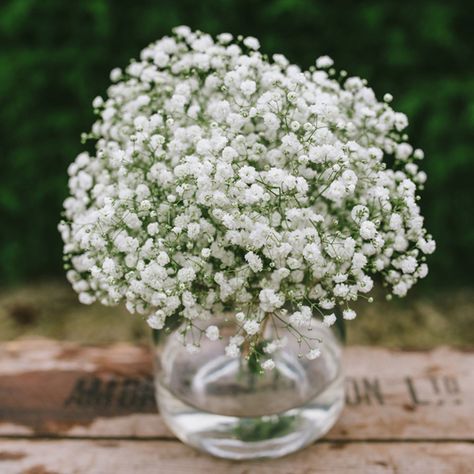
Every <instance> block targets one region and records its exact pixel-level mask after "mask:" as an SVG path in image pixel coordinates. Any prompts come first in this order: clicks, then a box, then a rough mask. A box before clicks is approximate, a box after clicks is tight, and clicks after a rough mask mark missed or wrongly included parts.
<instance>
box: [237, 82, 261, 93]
mask: <svg viewBox="0 0 474 474" xmlns="http://www.w3.org/2000/svg"><path fill="white" fill-rule="evenodd" d="M240 90H241V91H242V93H243V94H244V95H246V96H250V95H252V94H253V93H254V92H255V91H256V90H257V84H255V81H250V80H247V81H244V82H242V84H241V85H240Z"/></svg>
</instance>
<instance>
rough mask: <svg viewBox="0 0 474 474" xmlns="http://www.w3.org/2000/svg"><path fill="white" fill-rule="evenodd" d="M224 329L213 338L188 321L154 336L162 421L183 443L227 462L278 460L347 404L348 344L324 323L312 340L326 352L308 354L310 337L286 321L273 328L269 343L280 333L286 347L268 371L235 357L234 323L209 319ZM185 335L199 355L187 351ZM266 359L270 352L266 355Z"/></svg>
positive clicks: (317, 324)
mask: <svg viewBox="0 0 474 474" xmlns="http://www.w3.org/2000/svg"><path fill="white" fill-rule="evenodd" d="M209 324H214V325H216V326H218V327H219V329H220V335H221V336H220V338H219V339H217V340H214V341H211V340H209V339H208V338H206V337H205V336H203V334H202V331H200V330H198V329H196V328H194V329H193V328H191V329H190V328H189V325H187V323H183V324H182V325H177V326H176V327H175V329H174V330H171V331H169V330H168V331H167V332H165V331H154V338H153V339H154V350H155V374H154V375H155V378H154V380H155V388H156V396H157V401H158V405H159V410H160V413H161V416H162V417H163V419H164V421H165V423H166V424H167V425H168V427H169V428H170V429H171V430H172V431H173V432H174V433H175V435H176V436H177V437H178V438H179V439H180V440H181V441H183V442H184V443H186V444H188V445H191V446H193V447H195V448H198V449H199V450H201V451H204V452H206V453H210V454H212V455H214V456H218V457H222V458H228V459H256V458H275V457H279V456H283V455H285V454H288V453H291V452H293V451H296V450H298V449H301V448H302V447H304V446H306V445H308V444H310V443H312V442H313V441H314V440H316V439H318V438H320V437H321V436H323V435H324V434H325V433H326V432H327V431H328V430H329V429H330V428H331V427H332V426H333V425H334V423H335V422H336V420H337V418H338V417H339V414H340V413H341V410H342V408H343V405H344V380H343V373H342V367H341V344H340V338H339V337H338V336H337V335H336V333H335V332H334V331H333V330H332V329H330V328H327V327H325V326H324V325H323V324H321V323H320V322H319V321H317V320H313V321H312V324H311V332H310V336H308V337H311V338H312V340H314V339H316V338H317V339H320V340H322V341H323V342H322V344H321V351H320V352H321V353H320V356H319V357H317V358H316V359H314V360H310V359H308V358H307V357H306V356H305V349H306V348H305V347H304V344H305V342H304V341H305V336H306V335H305V334H300V335H299V336H298V335H296V334H295V332H294V330H293V328H292V327H291V326H289V325H288V324H286V323H285V322H284V321H283V320H277V321H276V322H275V321H272V324H267V325H266V328H265V331H264V333H263V334H262V335H261V336H262V339H261V340H263V341H265V340H272V339H274V338H275V336H277V337H278V338H279V340H282V339H284V340H285V341H286V345H284V347H281V348H279V349H278V350H276V351H275V352H273V353H272V354H271V358H272V359H273V361H274V363H275V367H274V368H273V369H271V370H262V368H261V365H256V364H255V360H253V359H252V357H250V358H249V356H248V354H246V353H245V352H246V351H245V349H244V350H242V351H241V354H240V355H239V356H238V357H229V356H228V355H226V353H225V347H226V346H227V345H228V343H229V338H230V337H231V336H233V335H235V333H236V329H237V328H236V323H235V318H232V317H222V316H221V317H219V318H215V319H214V320H210V321H206V326H207V325H209ZM183 332H186V338H187V340H188V343H189V341H192V343H193V344H197V345H199V350H197V351H195V352H194V351H191V352H189V351H188V350H186V349H185V347H184V343H186V341H183ZM262 355H263V353H262Z"/></svg>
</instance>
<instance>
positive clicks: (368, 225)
mask: <svg viewBox="0 0 474 474" xmlns="http://www.w3.org/2000/svg"><path fill="white" fill-rule="evenodd" d="M376 232H377V228H376V227H375V224H374V223H373V222H371V221H364V222H362V224H361V226H360V236H361V237H362V238H363V239H365V240H370V239H373V238H374V237H375V233H376Z"/></svg>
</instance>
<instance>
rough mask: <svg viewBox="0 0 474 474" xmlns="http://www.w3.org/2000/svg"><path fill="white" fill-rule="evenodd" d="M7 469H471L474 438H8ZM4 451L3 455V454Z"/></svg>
mask: <svg viewBox="0 0 474 474" xmlns="http://www.w3.org/2000/svg"><path fill="white" fill-rule="evenodd" d="M0 453H2V454H1V455H0V472H1V473H2V474H82V473H84V474H131V473H140V474H152V473H153V474H168V473H173V474H190V473H192V474H209V473H216V474H220V473H226V474H254V473H258V474H313V473H314V474H316V473H317V474H320V473H326V474H329V473H331V474H334V473H338V474H346V473H347V474H349V473H350V474H389V473H390V474H394V473H397V474H469V473H472V465H473V463H474V445H473V444H470V443H458V442H454V443H446V444H440V443H428V442H423V443H400V442H396V443H346V444H342V443H332V442H326V443H317V444H314V445H312V446H310V447H308V448H306V449H304V450H303V451H300V452H298V453H294V454H291V455H289V456H286V457H284V458H281V459H276V460H267V461H243V462H232V461H224V460H220V459H215V458H212V457H210V456H207V455H204V454H200V453H198V452H197V451H194V450H193V449H191V448H189V447H188V446H185V445H183V444H181V443H178V442H176V441H148V442H147V441H117V440H116V441H110V440H107V441H105V440H102V441H100V440H57V441H44V440H43V441H38V440H37V441H35V440H9V441H5V442H3V443H2V445H1V448H0ZM2 457H3V459H2Z"/></svg>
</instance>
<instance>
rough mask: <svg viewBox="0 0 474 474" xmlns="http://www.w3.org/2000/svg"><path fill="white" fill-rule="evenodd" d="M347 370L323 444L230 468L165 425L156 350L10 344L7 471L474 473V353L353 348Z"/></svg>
mask: <svg viewBox="0 0 474 474" xmlns="http://www.w3.org/2000/svg"><path fill="white" fill-rule="evenodd" d="M345 363H346V372H347V374H348V375H349V377H348V379H347V407H346V409H345V411H344V413H343V415H342V417H341V419H340V420H339V422H338V423H337V425H336V426H335V427H334V428H333V429H332V430H331V432H330V433H329V434H328V435H327V436H326V437H325V438H324V439H323V440H320V441H319V442H317V443H315V444H313V445H312V446H310V447H308V448H306V449H304V450H303V451H300V452H298V453H295V454H292V455H290V456H287V457H285V458H282V459H277V460H269V461H258V462H257V461H253V462H247V461H246V462H231V461H224V460H219V459H214V458H212V457H210V456H206V455H204V454H200V453H198V452H196V451H194V450H193V449H192V448H189V447H187V446H185V445H183V444H181V443H180V442H179V441H177V440H176V439H175V438H174V437H173V435H172V434H171V433H170V432H169V431H168V429H167V428H166V427H165V426H164V424H163V422H162V420H161V418H160V416H159V414H157V412H156V406H155V401H154V394H153V386H152V380H151V360H150V353H149V351H148V350H147V349H146V348H144V347H136V346H131V345H128V344H121V345H114V346H109V347H85V346H80V345H77V344H74V343H59V342H53V341H47V340H37V341H15V342H10V343H5V344H3V345H0V473H1V474H73V473H74V474H82V473H87V474H98V473H100V474H109V473H110V474H122V473H126V474H138V473H192V474H194V473H196V474H199V473H206V474H211V473H212V474H214V473H230V474H237V473H239V474H244V473H247V474H253V473H265V474H266V473H268V474H283V473H285V474H299V473H305V474H309V473H351V474H354V473H363V474H366V473H414V474H424V473H427V474H434V473H456V474H458V473H459V474H462V473H473V472H474V353H473V352H459V351H455V350H452V349H448V348H439V349H436V350H434V351H430V352H402V351H395V350H388V349H381V348H364V347H349V348H347V349H346V351H345Z"/></svg>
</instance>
